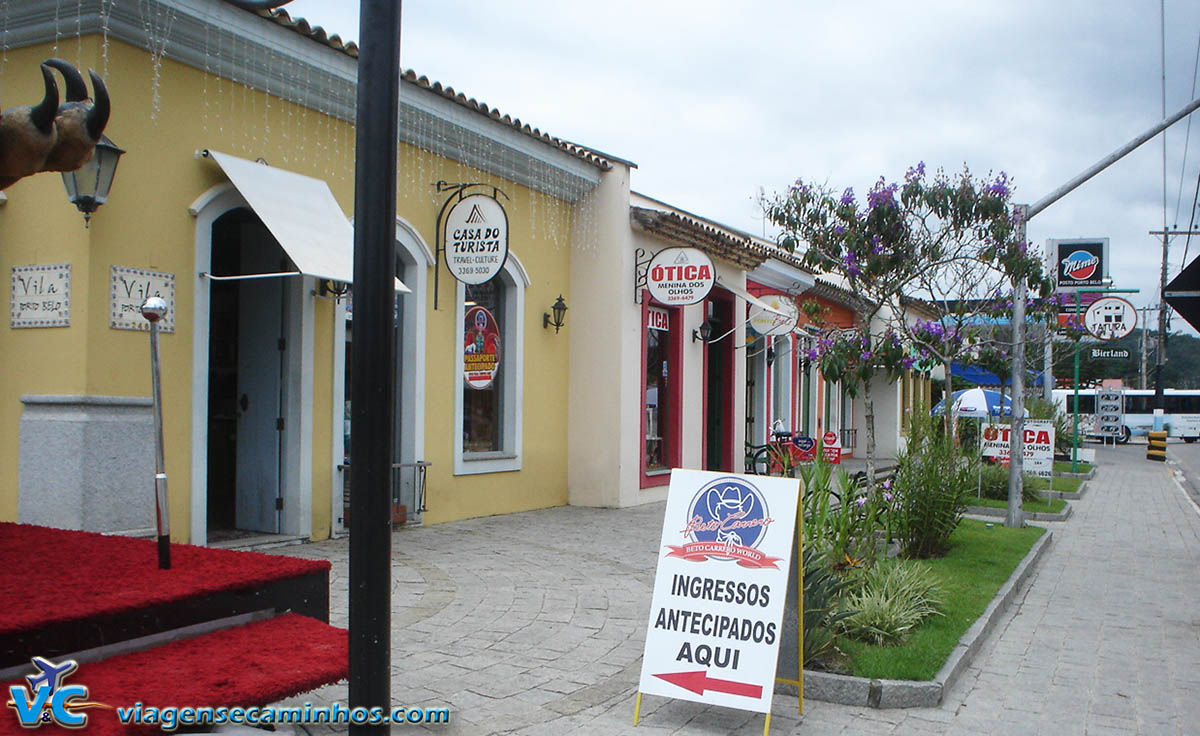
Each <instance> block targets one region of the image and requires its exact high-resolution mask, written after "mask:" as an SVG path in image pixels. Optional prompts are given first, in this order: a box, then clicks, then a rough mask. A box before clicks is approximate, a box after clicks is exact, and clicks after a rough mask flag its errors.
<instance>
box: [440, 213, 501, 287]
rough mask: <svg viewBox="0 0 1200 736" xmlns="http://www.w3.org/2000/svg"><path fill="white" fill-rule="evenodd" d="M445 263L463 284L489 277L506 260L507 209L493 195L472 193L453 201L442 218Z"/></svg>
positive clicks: (481, 281) (482, 281) (485, 281)
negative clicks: (452, 204)
mask: <svg viewBox="0 0 1200 736" xmlns="http://www.w3.org/2000/svg"><path fill="white" fill-rule="evenodd" d="M443 227H444V228H445V229H444V231H443V238H442V242H443V243H445V244H446V267H447V268H449V269H450V273H451V274H452V275H453V276H454V278H456V279H458V280H459V281H461V282H463V283H464V284H483V283H487V282H488V281H491V280H492V278H494V277H495V275H496V274H498V273H500V269H502V268H504V262H505V261H506V260H508V213H506V212H505V211H504V207H503V205H501V204H500V202H499V201H498V200H496V199H495V198H494V197H489V196H487V195H485V194H472V195H469V196H466V197H463V198H462V199H460V200H459V201H457V202H455V203H454V206H453V207H451V208H450V212H449V213H447V215H446V219H445V220H444V223H443Z"/></svg>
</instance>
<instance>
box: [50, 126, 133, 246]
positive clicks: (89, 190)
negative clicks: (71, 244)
mask: <svg viewBox="0 0 1200 736" xmlns="http://www.w3.org/2000/svg"><path fill="white" fill-rule="evenodd" d="M123 153H125V152H124V151H123V150H121V149H120V148H118V147H117V145H116V144H115V143H113V142H112V141H110V140H109V139H108V136H103V135H102V136H100V142H99V143H97V144H96V150H95V152H94V153H93V154H92V158H91V160H90V161H88V162H87V163H86V164H84V165H83V166H82V167H80V168H78V169H76V170H75V171H64V172H62V178H63V186H64V187H65V188H66V190H67V199H69V200H71V204H73V205H75V207H76V208H77V209H78V210H79V211H80V212H82V213H83V225H84V227H87V226H88V223H89V222H90V221H91V219H92V213H93V212H95V211H96V210H97V209H98V208H99V207H100V205H102V204H104V202H105V201H106V200H107V199H108V192H109V190H110V189H111V188H112V183H113V176H115V175H116V173H117V161H118V160H120V158H121V154H123Z"/></svg>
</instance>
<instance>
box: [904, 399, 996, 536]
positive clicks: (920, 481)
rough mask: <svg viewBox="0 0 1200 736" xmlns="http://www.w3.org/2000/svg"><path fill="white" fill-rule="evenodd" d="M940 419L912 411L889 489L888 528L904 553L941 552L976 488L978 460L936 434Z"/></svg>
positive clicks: (939, 434)
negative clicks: (892, 498) (891, 494)
mask: <svg viewBox="0 0 1200 736" xmlns="http://www.w3.org/2000/svg"><path fill="white" fill-rule="evenodd" d="M939 423H940V422H939V420H937V419H936V418H933V417H930V416H929V415H928V412H925V411H914V412H913V415H912V422H911V423H910V424H909V430H908V446H907V447H906V448H905V450H904V452H902V453H900V458H899V467H898V468H897V470H896V476H895V480H894V481H893V483H892V489H893V491H894V492H895V501H894V505H893V508H892V511H891V516H892V518H891V528H892V530H893V532H894V534H895V537H896V539H897V540H898V541H899V542H900V554H901V555H903V556H904V557H916V558H927V557H933V556H935V555H938V554H941V553H942V552H943V551H944V550H945V549H946V545H947V543H948V540H949V538H950V534H951V533H952V532H953V531H954V529H955V528H956V527H957V526H958V522H959V521H960V520H961V519H962V514H963V511H964V510H966V502H967V499H968V498H969V497H970V496H971V495H972V494H974V493H975V484H976V472H977V465H976V463H977V462H978V461H977V460H974V459H973V458H972V457H971V456H970V455H961V454H959V452H958V451H957V449H956V448H955V447H954V443H953V441H952V440H950V438H948V437H944V436H941V435H942V433H941V432H940V431H939V429H940V427H939V426H938V424H939Z"/></svg>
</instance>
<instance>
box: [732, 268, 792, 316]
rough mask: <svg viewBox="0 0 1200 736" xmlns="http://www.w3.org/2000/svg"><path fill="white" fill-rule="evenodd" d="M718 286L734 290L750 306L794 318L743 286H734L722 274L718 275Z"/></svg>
mask: <svg viewBox="0 0 1200 736" xmlns="http://www.w3.org/2000/svg"><path fill="white" fill-rule="evenodd" d="M717 286H720V287H721V288H722V289H725V290H726V291H732V292H733V293H734V294H737V295H738V296H740V297H741V298H743V299H745V300H746V301H747V302H748V303H749V304H750V306H752V307H754V308H755V309H761V310H762V311H764V312H767V313H769V314H775V315H778V316H780V317H783V318H784V319H791V318H792V315H790V314H787V313H785V312H781V311H779V310H778V309H776V308H774V307H772V306H771V305H770V304H767V303H766V302H764V301H763V300H762V299H759V298H758V297H756V296H754V295H753V294H751V293H750V292H748V291H746V290H745V289H743V288H742V287H740V286H734V285H732V284H728V283H726V282H725V280H724V279H722V278H721V277H720V276H718V277H717Z"/></svg>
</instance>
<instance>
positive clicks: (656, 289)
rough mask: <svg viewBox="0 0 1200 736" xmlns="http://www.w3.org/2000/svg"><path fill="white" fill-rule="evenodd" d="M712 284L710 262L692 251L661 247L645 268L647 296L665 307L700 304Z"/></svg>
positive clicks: (712, 271)
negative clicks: (648, 294)
mask: <svg viewBox="0 0 1200 736" xmlns="http://www.w3.org/2000/svg"><path fill="white" fill-rule="evenodd" d="M716 281H717V270H716V269H715V268H714V267H713V262H712V259H710V258H709V257H708V254H706V253H705V252H704V251H702V250H698V249H696V248H664V249H662V250H660V251H659V252H658V253H655V254H654V257H653V258H651V259H650V265H649V266H648V267H647V268H646V288H647V289H648V290H649V291H650V296H652V297H654V299H655V301H657V302H658V303H659V304H664V305H666V306H668V307H683V306H687V305H688V304H698V303H700V302H701V301H703V300H704V298H705V297H706V296H708V292H710V291H712V287H713V284H715V283H716Z"/></svg>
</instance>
